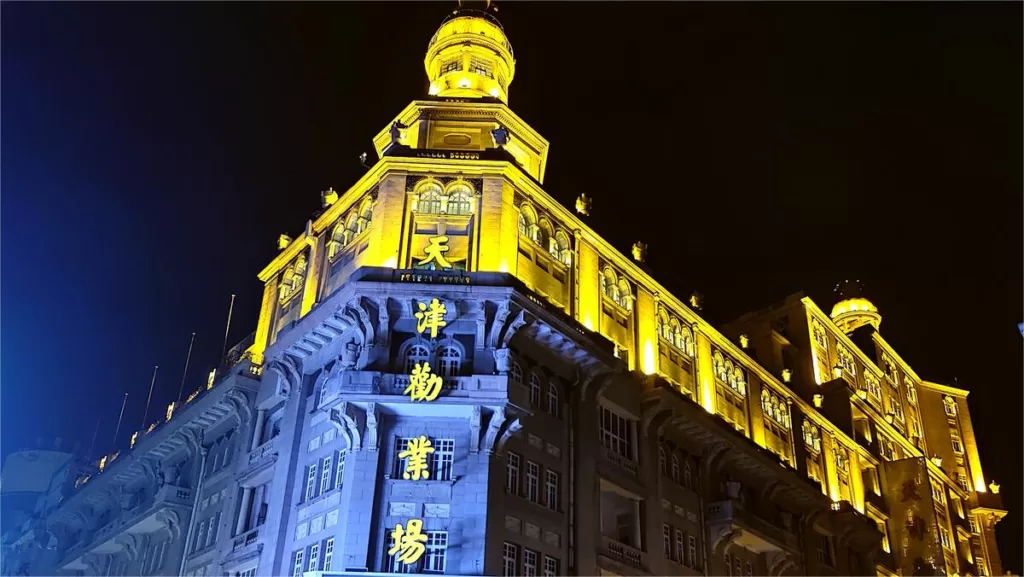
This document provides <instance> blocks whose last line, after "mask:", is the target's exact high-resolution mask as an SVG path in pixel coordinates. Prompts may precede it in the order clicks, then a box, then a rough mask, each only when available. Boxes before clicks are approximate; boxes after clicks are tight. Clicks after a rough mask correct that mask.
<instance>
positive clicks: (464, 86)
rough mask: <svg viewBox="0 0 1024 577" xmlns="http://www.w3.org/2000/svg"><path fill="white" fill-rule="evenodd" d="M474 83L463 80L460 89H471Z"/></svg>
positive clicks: (466, 79)
mask: <svg viewBox="0 0 1024 577" xmlns="http://www.w3.org/2000/svg"><path fill="white" fill-rule="evenodd" d="M472 85H473V83H472V82H470V81H469V78H462V79H460V80H459V88H469V87H470V86H472Z"/></svg>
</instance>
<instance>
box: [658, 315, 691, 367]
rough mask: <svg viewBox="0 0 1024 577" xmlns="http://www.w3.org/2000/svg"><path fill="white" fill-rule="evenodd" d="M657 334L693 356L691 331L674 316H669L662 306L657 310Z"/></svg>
mask: <svg viewBox="0 0 1024 577" xmlns="http://www.w3.org/2000/svg"><path fill="white" fill-rule="evenodd" d="M658 334H659V335H661V338H663V339H665V340H666V341H668V342H669V343H671V344H672V346H674V347H675V348H677V349H679V350H680V351H682V352H683V353H684V354H686V355H687V356H690V357H692V356H693V333H692V332H690V328H689V327H687V326H685V325H684V324H682V323H681V322H680V321H679V319H678V318H676V317H675V316H670V315H669V314H668V312H667V311H666V310H665V309H664V308H659V310H658Z"/></svg>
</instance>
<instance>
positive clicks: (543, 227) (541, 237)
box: [533, 218, 551, 251]
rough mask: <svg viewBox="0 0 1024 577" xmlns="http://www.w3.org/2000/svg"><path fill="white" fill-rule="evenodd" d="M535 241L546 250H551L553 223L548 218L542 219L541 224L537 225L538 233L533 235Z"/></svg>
mask: <svg viewBox="0 0 1024 577" xmlns="http://www.w3.org/2000/svg"><path fill="white" fill-rule="evenodd" d="M533 241H534V242H536V243H537V244H539V245H540V246H541V248H543V249H544V250H547V251H550V250H551V223H550V222H548V220H547V219H546V218H542V219H540V224H538V225H537V233H536V235H535V236H534V237H533Z"/></svg>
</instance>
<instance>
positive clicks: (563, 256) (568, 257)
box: [551, 230, 572, 266]
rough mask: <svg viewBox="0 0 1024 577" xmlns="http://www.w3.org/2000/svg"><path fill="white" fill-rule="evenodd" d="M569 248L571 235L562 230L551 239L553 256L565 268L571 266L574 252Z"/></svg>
mask: <svg viewBox="0 0 1024 577" xmlns="http://www.w3.org/2000/svg"><path fill="white" fill-rule="evenodd" d="M569 246H570V245H569V235H567V234H566V233H565V231H562V230H560V231H558V232H556V233H555V237H554V238H553V239H551V256H553V257H555V259H556V260H557V261H558V262H560V263H562V264H564V265H565V266H569V265H571V264H572V252H571V250H570V249H569Z"/></svg>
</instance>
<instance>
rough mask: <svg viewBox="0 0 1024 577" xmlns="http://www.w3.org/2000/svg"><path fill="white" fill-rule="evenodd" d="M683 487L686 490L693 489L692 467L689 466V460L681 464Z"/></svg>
mask: <svg viewBox="0 0 1024 577" xmlns="http://www.w3.org/2000/svg"><path fill="white" fill-rule="evenodd" d="M683 486H684V487H686V488H687V489H692V488H693V467H691V466H690V460H689V459H687V460H686V461H685V462H684V463H683Z"/></svg>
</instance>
